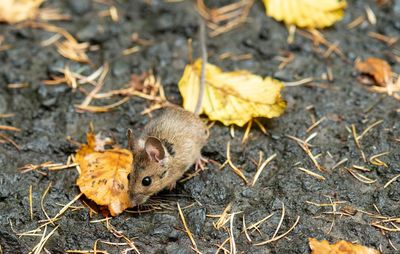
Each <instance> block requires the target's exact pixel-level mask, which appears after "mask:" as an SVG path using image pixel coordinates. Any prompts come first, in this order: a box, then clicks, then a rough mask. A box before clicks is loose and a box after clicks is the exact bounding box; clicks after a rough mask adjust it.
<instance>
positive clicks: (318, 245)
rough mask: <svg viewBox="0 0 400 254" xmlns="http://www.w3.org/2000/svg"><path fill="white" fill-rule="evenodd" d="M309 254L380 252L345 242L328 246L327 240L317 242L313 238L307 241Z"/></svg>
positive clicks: (366, 253)
mask: <svg viewBox="0 0 400 254" xmlns="http://www.w3.org/2000/svg"><path fill="white" fill-rule="evenodd" d="M308 241H309V244H310V248H311V250H312V252H311V254H379V253H380V252H379V251H377V250H375V249H372V248H367V247H364V246H362V245H358V244H352V243H349V242H346V241H343V240H342V241H339V242H337V243H335V244H329V242H328V241H327V240H322V241H318V240H317V239H315V238H309V239H308Z"/></svg>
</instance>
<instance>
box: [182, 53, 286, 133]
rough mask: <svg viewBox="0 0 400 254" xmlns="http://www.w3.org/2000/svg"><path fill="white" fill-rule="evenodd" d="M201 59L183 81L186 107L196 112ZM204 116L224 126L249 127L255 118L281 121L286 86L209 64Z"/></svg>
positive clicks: (192, 66) (207, 66)
mask: <svg viewBox="0 0 400 254" xmlns="http://www.w3.org/2000/svg"><path fill="white" fill-rule="evenodd" d="M200 70H201V59H198V60H196V61H195V62H194V63H193V64H192V65H187V66H186V68H185V71H184V73H183V75H182V78H181V80H180V81H179V84H178V86H179V91H180V92H181V94H182V97H183V107H184V108H185V109H186V110H189V111H192V112H193V111H194V109H195V106H196V103H197V99H198V97H199V83H200ZM205 72H206V74H205V88H204V97H203V102H202V107H201V110H200V114H201V113H205V114H206V115H208V117H209V118H210V119H211V120H216V121H220V122H222V123H223V124H224V125H231V124H236V125H238V126H243V125H245V124H246V123H247V122H248V121H250V120H251V119H252V118H255V117H267V118H272V117H278V116H280V115H281V114H282V113H283V111H284V110H285V107H286V103H285V101H283V100H282V98H281V94H280V92H281V89H282V87H283V84H282V83H281V82H280V81H278V80H275V79H273V78H271V77H266V78H262V77H260V76H257V75H254V74H252V73H250V72H248V71H245V70H239V71H234V72H223V71H222V70H221V69H220V68H218V67H217V66H215V65H212V64H207V65H206V71H205Z"/></svg>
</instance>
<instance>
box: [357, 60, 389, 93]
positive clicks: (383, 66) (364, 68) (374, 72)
mask: <svg viewBox="0 0 400 254" xmlns="http://www.w3.org/2000/svg"><path fill="white" fill-rule="evenodd" d="M355 67H356V69H357V70H358V71H359V72H362V73H365V74H368V75H370V76H372V77H373V78H374V79H375V81H376V83H377V84H378V85H380V86H387V85H388V84H389V82H391V81H392V75H393V74H392V68H391V67H390V65H389V64H388V63H387V62H386V61H385V60H382V59H379V58H375V57H370V58H367V59H366V60H365V61H364V62H357V63H356V66H355Z"/></svg>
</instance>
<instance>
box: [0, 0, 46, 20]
mask: <svg viewBox="0 0 400 254" xmlns="http://www.w3.org/2000/svg"><path fill="white" fill-rule="evenodd" d="M44 1H45V0H1V1H0V2H1V3H0V22H6V23H10V24H13V23H17V22H21V21H24V20H27V19H33V18H35V17H36V16H37V15H38V11H39V6H40V5H41V4H42V3H43V2H44Z"/></svg>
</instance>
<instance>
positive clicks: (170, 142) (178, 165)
mask: <svg viewBox="0 0 400 254" xmlns="http://www.w3.org/2000/svg"><path fill="white" fill-rule="evenodd" d="M208 136H209V133H208V128H207V126H206V124H205V123H203V121H202V120H201V119H200V118H199V117H198V116H196V115H195V114H193V113H191V112H188V111H186V110H184V109H181V108H167V109H165V110H164V112H163V113H162V114H161V115H160V116H158V117H156V118H154V119H152V120H151V121H150V122H149V123H148V124H147V125H146V126H145V128H144V131H143V133H142V135H141V136H140V138H139V139H138V140H135V144H134V148H133V154H134V165H133V172H132V173H131V175H130V179H129V192H130V197H131V202H132V206H137V205H139V204H142V203H144V202H145V201H146V200H147V199H148V198H149V197H150V196H151V195H153V194H156V193H157V192H159V191H161V190H162V189H164V188H166V187H168V188H170V189H172V188H173V187H174V186H175V183H176V181H178V180H179V179H180V178H181V177H182V176H183V174H184V173H185V172H186V171H187V170H188V169H189V167H190V166H192V165H193V164H194V163H196V165H197V163H200V162H201V161H200V160H201V154H200V151H201V149H202V148H203V146H204V145H205V144H206V143H207V139H208Z"/></svg>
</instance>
